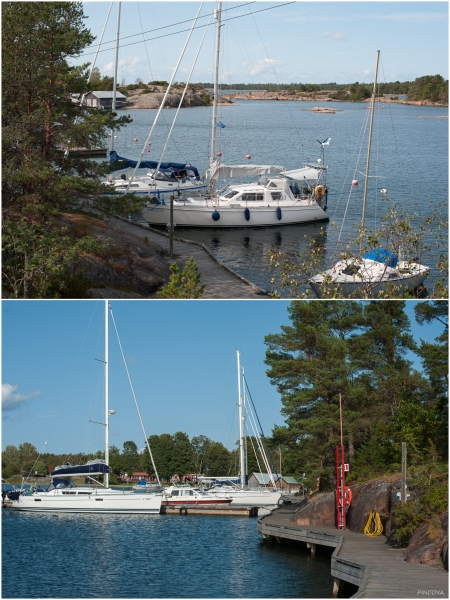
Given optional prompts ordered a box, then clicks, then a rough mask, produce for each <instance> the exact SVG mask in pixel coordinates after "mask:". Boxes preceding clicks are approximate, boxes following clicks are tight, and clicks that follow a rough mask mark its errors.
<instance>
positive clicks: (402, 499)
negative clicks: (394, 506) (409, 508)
mask: <svg viewBox="0 0 450 600" xmlns="http://www.w3.org/2000/svg"><path fill="white" fill-rule="evenodd" d="M400 501H401V503H402V504H405V503H406V442H402V490H401V495H400Z"/></svg>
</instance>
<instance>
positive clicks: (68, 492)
mask: <svg viewBox="0 0 450 600" xmlns="http://www.w3.org/2000/svg"><path fill="white" fill-rule="evenodd" d="M108 309H109V306H108V302H107V301H105V361H104V362H105V423H103V425H104V426H105V460H104V461H103V460H94V461H89V462H88V463H86V464H85V465H73V464H70V463H67V464H65V465H61V466H59V467H56V469H55V470H54V471H53V472H52V473H51V477H52V483H51V485H50V486H49V488H48V490H47V491H45V492H37V491H36V492H34V493H31V494H28V492H27V493H23V492H20V491H19V492H13V493H12V494H11V499H12V504H11V508H12V509H13V510H18V511H27V512H57V513H109V514H159V512H160V510H161V502H162V493H160V494H139V493H135V492H133V491H120V490H114V489H111V488H110V487H109V466H108V461H109V435H108V430H109V417H110V415H111V414H114V412H115V411H113V410H109V406H108V366H109V364H108ZM146 439H147V438H146ZM99 474H102V475H103V476H104V481H105V485H104V487H101V486H100V485H99V484H98V483H97V482H96V481H95V484H96V486H95V487H94V486H93V485H85V486H78V485H75V483H74V482H73V481H72V477H73V476H77V477H80V476H83V477H87V478H92V476H93V475H99ZM92 481H93V482H94V480H92Z"/></svg>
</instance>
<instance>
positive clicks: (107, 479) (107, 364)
mask: <svg viewBox="0 0 450 600" xmlns="http://www.w3.org/2000/svg"><path fill="white" fill-rule="evenodd" d="M108 360H109V357H108V300H105V463H106V465H107V466H109V406H108V395H109V390H108V372H109V368H108V367H109V363H108ZM105 487H109V473H105Z"/></svg>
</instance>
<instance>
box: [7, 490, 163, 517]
mask: <svg viewBox="0 0 450 600" xmlns="http://www.w3.org/2000/svg"><path fill="white" fill-rule="evenodd" d="M161 501H162V496H156V495H150V494H148V495H144V494H132V493H128V494H124V493H118V494H107V495H102V494H95V493H92V494H73V495H70V496H67V497H65V496H61V495H55V496H54V495H52V494H51V493H47V494H46V493H43V494H33V495H31V496H19V498H18V499H17V500H15V501H13V502H12V505H11V508H12V509H13V510H17V511H24V512H25V511H26V512H57V513H95V514H103V513H108V514H145V515H147V514H159V512H160V510H161Z"/></svg>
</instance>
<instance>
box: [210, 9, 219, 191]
mask: <svg viewBox="0 0 450 600" xmlns="http://www.w3.org/2000/svg"><path fill="white" fill-rule="evenodd" d="M221 13H222V2H219V3H218V7H217V10H216V11H215V17H216V19H217V24H216V49H215V65H214V98H213V110H212V132H211V136H212V137H211V156H210V158H209V165H210V166H212V164H213V163H214V161H215V160H216V125H217V103H218V94H219V88H218V82H219V52H220V27H221ZM215 184H216V182H215V180H213V179H212V180H211V182H210V188H209V189H210V194H211V196H213V195H214V193H215Z"/></svg>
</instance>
